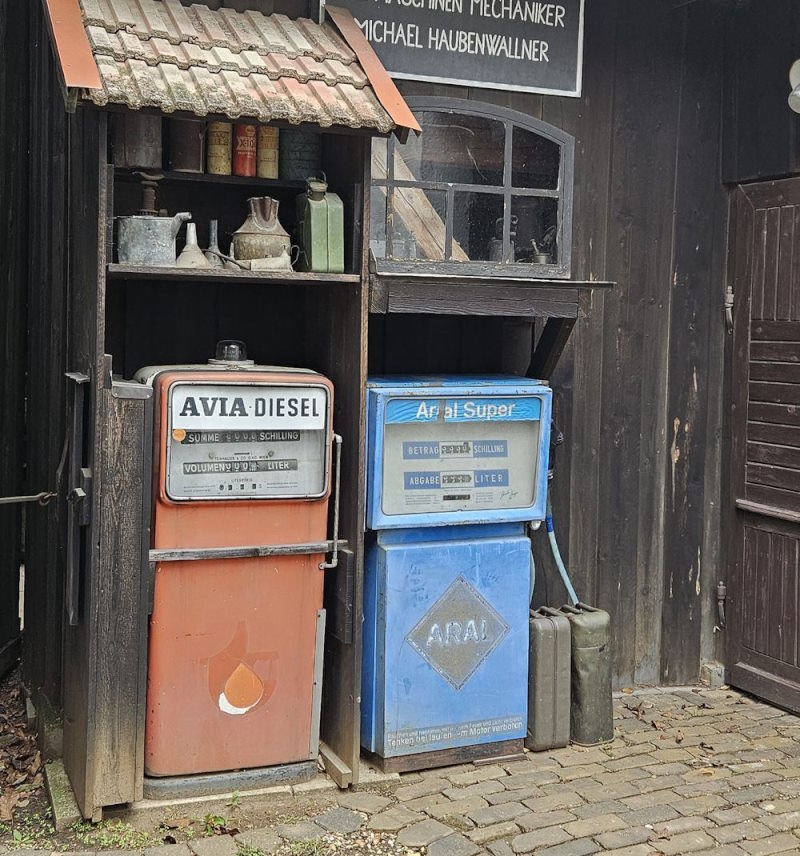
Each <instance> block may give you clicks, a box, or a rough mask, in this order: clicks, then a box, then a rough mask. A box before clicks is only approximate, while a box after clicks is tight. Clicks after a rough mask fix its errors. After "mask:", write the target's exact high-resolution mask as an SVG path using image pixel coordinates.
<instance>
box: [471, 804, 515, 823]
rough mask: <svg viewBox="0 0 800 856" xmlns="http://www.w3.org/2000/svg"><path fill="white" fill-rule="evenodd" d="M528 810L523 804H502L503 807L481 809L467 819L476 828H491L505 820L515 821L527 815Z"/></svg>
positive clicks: (472, 812) (493, 806) (492, 806)
mask: <svg viewBox="0 0 800 856" xmlns="http://www.w3.org/2000/svg"><path fill="white" fill-rule="evenodd" d="M527 813H528V809H527V807H526V806H524V805H523V804H522V803H518V802H516V803H502V804H501V805H490V806H488V807H487V808H479V809H476V810H475V811H471V812H469V814H468V815H467V817H469V819H470V820H471V821H472V822H473V823H475V825H476V826H490V825H491V824H493V823H502V822H503V821H504V820H513V819H514V818H515V817H519V816H520V815H521V814H527Z"/></svg>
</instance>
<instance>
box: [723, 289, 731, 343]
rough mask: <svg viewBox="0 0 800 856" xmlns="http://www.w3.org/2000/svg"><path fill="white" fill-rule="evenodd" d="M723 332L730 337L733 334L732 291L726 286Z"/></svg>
mask: <svg viewBox="0 0 800 856" xmlns="http://www.w3.org/2000/svg"><path fill="white" fill-rule="evenodd" d="M723 306H724V307H725V330H726V332H727V334H728V335H729V336H730V335H731V333H733V289H732V288H731V286H728V287H727V288H726V289H725V302H724V304H723Z"/></svg>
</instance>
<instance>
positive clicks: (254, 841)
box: [145, 829, 283, 856]
mask: <svg viewBox="0 0 800 856" xmlns="http://www.w3.org/2000/svg"><path fill="white" fill-rule="evenodd" d="M236 841H237V842H238V843H239V844H243V845H244V846H245V847H256V848H258V849H259V850H261V851H262V853H272V852H274V851H275V850H277V849H278V848H279V847H280V846H281V844H282V843H283V842H282V841H281V837H280V836H279V835H278V833H277V832H275V831H274V830H273V829H249V830H247V831H246V832H240V833H239V834H238V835H237V836H236ZM145 856H148V854H145ZM155 856H158V854H155ZM163 856H170V854H169V853H165V854H163Z"/></svg>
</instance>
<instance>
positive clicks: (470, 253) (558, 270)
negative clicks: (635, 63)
mask: <svg viewBox="0 0 800 856" xmlns="http://www.w3.org/2000/svg"><path fill="white" fill-rule="evenodd" d="M407 101H408V103H409V105H410V106H411V108H412V110H414V113H415V115H416V117H417V119H418V120H419V123H420V125H421V126H422V134H421V136H419V137H417V136H413V135H412V136H410V137H409V139H408V141H407V142H406V143H404V144H403V143H400V142H399V141H398V140H397V139H395V138H393V137H392V138H389V139H375V140H374V141H373V145H372V193H371V209H370V210H371V215H370V250H371V251H372V254H373V255H374V257H375V258H376V260H381V262H380V267H381V268H382V269H387V270H390V269H398V270H408V271H414V272H422V273H424V272H425V269H426V267H432V266H433V265H435V266H436V271H437V272H439V273H443V274H454V275H459V274H464V275H487V274H497V275H501V276H521V277H543V278H547V277H568V276H569V274H570V254H571V249H572V248H571V243H572V170H573V158H574V140H573V138H572V137H571V136H570V135H569V134H566V133H564V132H563V131H561V130H559V129H558V128H554V127H552V126H550V125H548V124H546V123H544V122H541V121H539V120H537V119H532V118H530V117H528V116H525V115H524V114H521V113H517V112H515V111H512V110H506V109H503V108H499V107H493V106H491V105H487V104H478V103H476V102H472V101H457V100H453V99H440V98H417V99H414V98H409V99H407Z"/></svg>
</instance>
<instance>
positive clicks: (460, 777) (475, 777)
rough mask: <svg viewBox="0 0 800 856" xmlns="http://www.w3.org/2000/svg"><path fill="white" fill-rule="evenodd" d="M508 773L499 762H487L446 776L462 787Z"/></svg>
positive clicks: (501, 776) (497, 777) (504, 775)
mask: <svg viewBox="0 0 800 856" xmlns="http://www.w3.org/2000/svg"><path fill="white" fill-rule="evenodd" d="M507 775H508V773H506V771H505V770H504V769H503V767H501V766H500V765H499V764H487V765H486V766H485V767H474V768H473V769H471V770H468V771H467V772H466V773H456V774H455V775H453V776H449V777H448V778H449V779H450V781H451V782H452V783H453V784H454V785H458V786H460V787H464V786H467V785H475V784H477V783H478V782H485V781H487V780H489V779H501V778H504V777H506V776H507Z"/></svg>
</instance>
